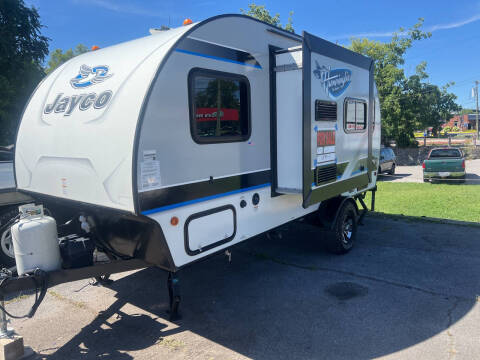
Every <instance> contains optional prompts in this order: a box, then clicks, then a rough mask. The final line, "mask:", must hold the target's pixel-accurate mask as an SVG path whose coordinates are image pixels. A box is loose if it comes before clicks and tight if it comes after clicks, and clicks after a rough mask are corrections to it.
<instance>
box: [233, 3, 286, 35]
mask: <svg viewBox="0 0 480 360" xmlns="http://www.w3.org/2000/svg"><path fill="white" fill-rule="evenodd" d="M240 12H241V13H242V14H243V15H248V16H251V17H253V18H255V19H258V20H261V21H264V22H266V23H269V24H272V25H274V26H276V27H279V28H283V29H285V30H287V31H290V32H292V33H294V32H295V30H294V29H293V19H292V16H293V11H290V12H289V13H288V21H287V23H286V24H285V26H284V27H282V24H281V23H280V14H275V15H274V16H272V15H270V11H268V10H267V9H266V8H265V5H256V4H253V3H252V4H250V5H248V11H246V10H244V9H240Z"/></svg>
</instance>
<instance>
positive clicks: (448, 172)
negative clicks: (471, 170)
mask: <svg viewBox="0 0 480 360" xmlns="http://www.w3.org/2000/svg"><path fill="white" fill-rule="evenodd" d="M422 167H423V181H425V182H427V181H433V180H456V181H459V182H465V159H464V157H463V154H462V152H461V151H460V150H459V149H456V148H437V149H432V150H431V151H430V153H429V154H428V156H427V159H426V160H424V161H423V164H422Z"/></svg>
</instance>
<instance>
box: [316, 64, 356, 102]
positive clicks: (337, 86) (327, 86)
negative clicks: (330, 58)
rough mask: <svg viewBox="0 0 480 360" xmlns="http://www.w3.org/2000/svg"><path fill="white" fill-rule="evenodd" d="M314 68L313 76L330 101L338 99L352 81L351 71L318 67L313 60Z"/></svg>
mask: <svg viewBox="0 0 480 360" xmlns="http://www.w3.org/2000/svg"><path fill="white" fill-rule="evenodd" d="M315 64H316V68H315V70H313V75H314V76H315V77H316V78H317V79H319V80H320V82H321V83H322V86H323V88H324V90H325V92H326V93H327V94H328V96H329V97H330V98H332V99H336V98H338V97H339V96H340V95H342V94H343V92H344V91H345V90H347V88H348V86H349V85H350V83H351V81H352V71H351V70H348V69H333V70H332V68H331V67H330V66H328V67H327V66H324V65H322V66H320V64H319V63H318V62H317V61H316V60H315Z"/></svg>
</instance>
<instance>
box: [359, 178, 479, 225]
mask: <svg viewBox="0 0 480 360" xmlns="http://www.w3.org/2000/svg"><path fill="white" fill-rule="evenodd" d="M377 185H378V191H377V194H376V198H375V211H378V212H383V213H386V214H400V215H408V216H427V217H433V218H441V219H451V220H460V221H474V222H480V186H476V185H458V184H429V183H426V184H424V183H421V184H418V183H390V182H378V183H377ZM370 197H371V193H368V194H367V198H366V204H367V205H368V206H369V207H370Z"/></svg>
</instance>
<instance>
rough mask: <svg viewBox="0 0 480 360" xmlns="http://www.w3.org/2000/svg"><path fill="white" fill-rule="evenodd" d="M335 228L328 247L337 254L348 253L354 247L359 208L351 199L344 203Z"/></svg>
mask: <svg viewBox="0 0 480 360" xmlns="http://www.w3.org/2000/svg"><path fill="white" fill-rule="evenodd" d="M333 230H334V234H333V236H330V238H329V240H328V249H329V250H330V251H331V252H333V253H335V254H346V253H347V252H349V251H350V250H351V249H352V247H353V244H354V242H355V237H356V235H357V210H356V208H355V206H354V205H353V204H352V203H351V201H346V202H345V203H343V206H342V208H341V209H340V212H339V214H338V217H337V219H336V221H335V224H334V226H333Z"/></svg>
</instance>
